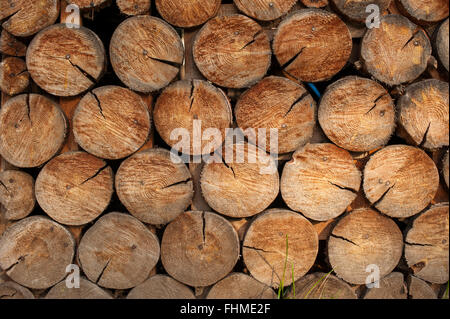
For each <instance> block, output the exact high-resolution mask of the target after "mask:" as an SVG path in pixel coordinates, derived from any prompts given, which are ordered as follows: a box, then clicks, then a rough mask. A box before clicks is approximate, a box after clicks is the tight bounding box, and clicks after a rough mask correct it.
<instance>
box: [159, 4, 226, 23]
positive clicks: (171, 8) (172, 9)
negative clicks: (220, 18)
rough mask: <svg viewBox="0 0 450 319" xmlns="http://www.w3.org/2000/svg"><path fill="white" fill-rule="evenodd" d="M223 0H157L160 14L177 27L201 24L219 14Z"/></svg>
mask: <svg viewBox="0 0 450 319" xmlns="http://www.w3.org/2000/svg"><path fill="white" fill-rule="evenodd" d="M221 2H222V1H221V0H190V1H183V0H155V3H156V8H157V9H158V12H159V14H160V15H161V16H162V17H163V18H164V20H166V21H167V22H169V23H170V24H173V25H175V26H177V27H181V28H191V27H195V26H198V25H201V24H203V23H205V22H206V21H208V20H209V19H211V18H212V17H213V16H215V15H216V14H217V12H218V11H219V8H220V4H221Z"/></svg>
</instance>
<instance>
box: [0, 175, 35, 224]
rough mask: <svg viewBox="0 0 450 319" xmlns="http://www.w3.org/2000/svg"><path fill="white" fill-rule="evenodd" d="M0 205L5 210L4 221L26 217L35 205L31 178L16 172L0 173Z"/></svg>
mask: <svg viewBox="0 0 450 319" xmlns="http://www.w3.org/2000/svg"><path fill="white" fill-rule="evenodd" d="M0 203H1V204H2V205H3V207H4V208H5V212H4V214H5V215H4V216H5V218H6V219H8V220H19V219H22V218H25V217H27V216H28V215H29V214H30V213H31V212H32V211H33V209H34V206H35V203H36V198H35V196H34V179H33V177H32V176H31V175H29V174H27V173H25V172H21V171H16V170H7V171H3V172H0Z"/></svg>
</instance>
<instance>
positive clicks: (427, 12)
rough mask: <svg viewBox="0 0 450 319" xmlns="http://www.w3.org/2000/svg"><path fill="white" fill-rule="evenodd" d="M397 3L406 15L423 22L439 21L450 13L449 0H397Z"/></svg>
mask: <svg viewBox="0 0 450 319" xmlns="http://www.w3.org/2000/svg"><path fill="white" fill-rule="evenodd" d="M396 3H397V7H398V8H399V9H400V11H401V12H402V13H403V14H404V15H405V16H407V17H408V18H410V19H411V20H413V21H415V22H417V23H421V24H431V23H435V22H439V21H441V20H444V19H445V18H447V17H448V13H449V4H448V1H447V0H427V1H423V0H396Z"/></svg>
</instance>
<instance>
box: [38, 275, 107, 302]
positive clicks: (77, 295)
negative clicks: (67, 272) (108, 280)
mask: <svg viewBox="0 0 450 319" xmlns="http://www.w3.org/2000/svg"><path fill="white" fill-rule="evenodd" d="M45 299H53V300H55V299H65V300H69V299H77V300H81V299H91V300H92V299H112V296H111V294H110V293H108V292H106V291H105V290H103V289H102V288H100V287H99V286H97V285H96V284H94V283H93V282H91V281H89V280H87V279H84V278H80V286H79V287H78V288H68V287H67V283H66V281H65V280H64V281H61V282H60V283H59V284H57V285H56V286H54V287H53V288H51V289H50V290H49V292H48V293H47V295H46V296H45Z"/></svg>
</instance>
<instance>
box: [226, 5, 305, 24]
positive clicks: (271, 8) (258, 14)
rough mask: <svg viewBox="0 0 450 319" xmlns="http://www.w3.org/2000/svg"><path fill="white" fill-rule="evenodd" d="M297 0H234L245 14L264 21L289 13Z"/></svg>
mask: <svg viewBox="0 0 450 319" xmlns="http://www.w3.org/2000/svg"><path fill="white" fill-rule="evenodd" d="M296 2H297V0H234V4H235V5H236V6H237V7H238V9H239V10H240V11H242V12H243V13H244V14H246V15H248V16H250V17H252V18H254V19H257V20H263V21H270V20H275V19H278V18H279V17H281V16H282V15H285V14H286V13H288V11H289V10H290V9H291V8H292V7H293V6H294V4H295V3H296Z"/></svg>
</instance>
